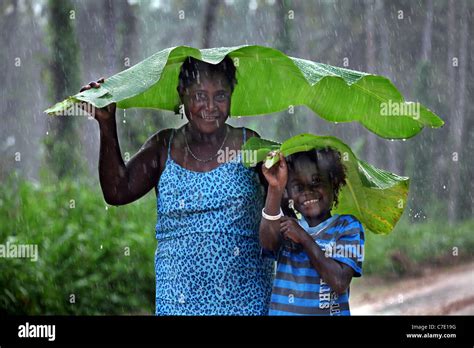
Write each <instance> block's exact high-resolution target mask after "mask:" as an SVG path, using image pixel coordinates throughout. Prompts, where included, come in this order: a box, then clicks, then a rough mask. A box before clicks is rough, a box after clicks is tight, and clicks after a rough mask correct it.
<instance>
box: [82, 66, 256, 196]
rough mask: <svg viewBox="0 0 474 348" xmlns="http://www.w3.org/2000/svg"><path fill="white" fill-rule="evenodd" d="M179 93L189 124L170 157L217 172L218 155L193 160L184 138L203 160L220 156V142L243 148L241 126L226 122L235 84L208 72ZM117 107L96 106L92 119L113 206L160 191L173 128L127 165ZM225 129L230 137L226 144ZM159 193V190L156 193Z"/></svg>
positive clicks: (175, 139) (180, 132)
mask: <svg viewBox="0 0 474 348" xmlns="http://www.w3.org/2000/svg"><path fill="white" fill-rule="evenodd" d="M203 75H204V74H203ZM102 82H104V80H103V79H101V80H99V81H97V82H91V83H90V84H88V85H87V86H84V87H83V88H82V89H81V91H83V90H87V89H90V88H100V84H101V83H102ZM179 92H180V97H181V101H182V103H183V105H184V109H185V113H186V118H187V120H188V122H187V123H186V124H185V125H183V126H182V127H181V128H179V129H177V130H175V133H174V136H173V141H172V146H171V158H172V159H173V160H174V161H175V162H176V163H177V164H178V165H180V166H182V167H183V168H186V169H188V170H193V171H197V172H206V171H210V170H213V169H215V168H217V167H218V166H219V165H221V164H222V163H218V162H217V157H218V156H215V157H214V158H213V159H212V160H211V161H209V162H200V161H197V160H195V159H194V158H193V157H192V156H191V155H190V153H189V151H188V150H187V148H186V142H185V138H184V137H186V140H187V143H188V145H189V147H190V149H191V151H192V152H193V153H194V154H195V156H196V157H198V158H199V159H207V158H209V157H211V156H213V155H214V154H216V152H217V151H218V149H219V147H220V146H221V144H222V145H223V147H222V149H225V148H228V149H229V150H235V151H236V150H240V149H241V146H242V142H243V139H242V129H240V128H234V127H232V126H230V125H227V124H226V123H225V121H226V120H227V118H228V116H229V111H230V105H231V88H230V86H229V84H228V82H227V81H226V79H225V77H224V76H223V75H222V74H213V75H209V76H207V77H206V76H204V77H203V78H202V79H200V81H199V83H195V84H193V85H192V86H189V88H187V89H186V90H183V91H179ZM115 109H116V106H115V104H111V105H109V106H107V107H105V108H102V109H96V110H95V115H94V118H95V119H96V120H97V121H98V123H99V128H100V156H99V178H100V185H101V188H102V192H103V194H104V199H105V201H106V202H107V203H108V204H111V205H123V204H128V203H130V202H133V201H135V200H137V199H139V198H141V197H142V196H144V195H145V194H146V193H148V192H149V191H150V190H151V189H153V188H155V190H157V189H156V185H157V183H158V180H159V178H160V176H161V173H162V172H163V169H164V167H165V163H166V158H167V149H168V143H169V140H170V136H171V131H172V129H164V130H161V131H159V132H157V133H155V134H154V135H152V136H151V137H150V138H149V139H148V140H147V141H146V142H145V143H144V144H143V146H142V147H141V148H140V150H139V151H138V152H137V153H136V154H135V155H134V156H133V157H132V158H131V159H130V160H129V161H128V162H127V163H124V161H123V159H122V153H121V150H120V145H119V142H118V137H117V126H116V118H115ZM171 117H172V116H171ZM226 133H228V135H227V139H226V141H225V143H223V141H224V139H225V136H226ZM252 136H257V137H258V136H259V135H258V134H257V133H256V132H254V131H252V130H249V129H247V138H250V137H252ZM256 170H258V169H256ZM262 180H263V177H262ZM156 193H157V194H158V192H157V191H156Z"/></svg>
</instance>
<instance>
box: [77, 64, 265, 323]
mask: <svg viewBox="0 0 474 348" xmlns="http://www.w3.org/2000/svg"><path fill="white" fill-rule="evenodd" d="M101 82H103V79H102V80H99V81H98V82H92V83H90V84H89V85H88V86H84V87H83V89H81V91H82V90H85V89H90V88H99V87H100V83H101ZM236 82H237V81H236V79H235V67H234V65H233V63H232V60H231V59H230V58H228V57H226V58H225V59H224V60H223V61H222V62H221V63H219V64H217V65H212V64H207V63H205V62H202V61H199V60H196V59H193V58H191V57H188V58H187V59H186V60H185V62H184V63H183V65H182V67H181V71H180V75H179V85H178V93H179V95H180V99H181V102H182V106H180V109H181V110H183V108H184V113H185V115H186V118H187V120H188V123H186V124H185V125H184V126H182V127H181V128H179V129H165V130H162V131H159V132H157V133H156V134H154V135H153V136H152V137H151V138H149V139H148V140H147V141H146V143H145V144H144V145H143V146H142V148H141V149H140V150H139V151H138V153H137V154H136V155H135V156H134V157H133V158H131V159H130V161H129V162H127V163H126V164H125V163H124V162H123V159H122V156H121V151H120V147H119V142H118V139H117V130H116V121H115V105H114V104H112V105H109V106H108V107H106V108H103V109H100V110H96V114H95V118H96V119H97V121H98V122H99V126H100V159H99V176H100V184H101V187H102V191H103V194H104V198H105V200H106V202H107V203H109V204H112V205H123V204H127V203H130V202H133V201H135V200H137V199H139V198H140V197H142V196H143V195H145V194H146V193H147V192H149V191H150V190H151V189H152V188H155V190H156V192H157V216H158V221H157V224H156V238H157V240H158V247H157V249H156V254H155V274H156V314H157V315H265V314H267V311H268V303H269V299H270V297H269V296H270V292H271V284H272V266H273V265H272V263H271V261H270V260H269V259H266V258H264V257H262V256H261V253H260V250H261V249H260V245H259V239H258V228H259V221H260V212H261V209H262V207H263V194H262V186H261V185H260V182H259V179H258V175H257V173H256V172H255V171H253V170H251V169H247V168H245V167H244V166H243V165H242V163H241V162H240V161H238V158H233V159H231V158H227V159H226V160H225V161H222V157H223V156H219V154H222V153H233V151H230V150H234V151H236V150H239V149H240V148H241V146H242V144H243V143H244V142H245V140H246V138H248V137H251V136H258V135H257V134H256V133H255V132H253V131H251V130H248V129H245V128H241V129H239V128H234V127H232V126H230V125H228V124H226V123H225V122H226V120H227V118H228V117H229V112H230V106H231V95H232V92H233V89H234V86H235V84H236ZM223 151H224V152H223ZM222 162H224V163H222Z"/></svg>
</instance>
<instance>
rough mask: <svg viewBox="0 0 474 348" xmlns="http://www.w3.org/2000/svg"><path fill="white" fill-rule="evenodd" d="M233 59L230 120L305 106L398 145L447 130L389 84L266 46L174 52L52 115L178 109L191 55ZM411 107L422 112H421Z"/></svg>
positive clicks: (113, 79) (69, 102) (78, 97)
mask: <svg viewBox="0 0 474 348" xmlns="http://www.w3.org/2000/svg"><path fill="white" fill-rule="evenodd" d="M226 55H229V56H230V57H231V58H232V59H233V61H234V64H235V65H236V67H237V80H238V84H237V87H236V88H235V91H234V93H233V95H232V105H231V116H252V115H263V114H269V113H272V112H277V111H282V110H286V109H288V108H289V107H290V106H296V105H306V106H307V107H309V108H310V109H311V110H313V111H314V112H315V113H316V114H317V115H319V116H320V117H322V118H324V119H326V120H328V121H332V122H352V121H357V122H360V123H361V124H362V125H364V126H365V127H366V128H367V129H369V130H370V131H372V132H374V133H375V134H378V135H379V136H381V137H384V138H392V139H401V138H409V137H412V136H414V135H416V134H417V133H418V132H420V131H421V129H422V128H423V127H424V126H430V127H440V126H442V125H443V121H442V120H441V119H440V118H439V117H438V116H436V115H435V114H434V113H433V112H431V111H430V110H428V109H427V108H426V107H424V106H422V105H421V104H412V103H407V102H405V101H404V98H403V96H402V95H401V94H400V92H399V91H398V90H397V89H396V88H395V86H394V85H393V84H392V83H391V82H390V81H389V80H388V79H387V78H385V77H382V76H377V75H370V74H366V73H363V72H358V71H353V70H348V69H343V68H338V67H334V66H330V65H327V64H321V63H315V62H311V61H308V60H304V59H299V58H293V57H289V56H287V55H285V54H283V53H282V52H280V51H278V50H276V49H273V48H269V47H262V46H236V47H221V48H210V49H196V48H192V47H187V46H179V47H172V48H167V49H165V50H163V51H160V52H158V53H155V54H154V55H152V56H150V57H149V58H147V59H145V60H143V61H141V62H140V63H138V64H136V65H134V66H133V67H131V68H129V69H127V70H124V71H122V72H120V73H118V74H116V75H114V76H112V77H109V78H107V79H106V81H105V83H104V84H102V87H101V88H99V89H90V90H88V91H84V92H81V93H78V94H76V95H74V96H72V97H69V98H67V99H66V100H64V101H62V102H60V103H58V104H56V105H54V106H53V107H51V108H49V109H47V110H46V112H47V113H48V114H51V115H55V114H61V113H63V112H64V111H65V110H67V109H68V108H70V107H71V106H72V105H73V104H74V103H77V102H80V101H85V102H88V103H91V104H92V105H94V106H95V107H98V108H101V107H104V106H106V105H108V104H110V103H112V102H116V103H117V106H118V107H119V108H123V109H127V108H132V107H140V108H157V109H164V110H176V106H177V105H178V104H179V96H178V93H177V91H176V87H177V85H178V74H179V69H180V66H181V64H182V63H183V61H184V59H185V58H186V57H188V56H192V57H194V58H197V59H200V60H203V61H206V62H208V63H211V64H217V63H219V62H220V61H221V60H222V59H223V58H224V57H225V56H226ZM387 105H389V106H396V107H397V109H396V110H395V109H393V108H390V110H392V111H394V112H390V113H387V110H388V107H387ZM407 106H419V112H416V113H414V112H413V110H414V109H409V108H406V107H407ZM384 108H385V109H384ZM388 115H390V116H388ZM395 115H396V116H395Z"/></svg>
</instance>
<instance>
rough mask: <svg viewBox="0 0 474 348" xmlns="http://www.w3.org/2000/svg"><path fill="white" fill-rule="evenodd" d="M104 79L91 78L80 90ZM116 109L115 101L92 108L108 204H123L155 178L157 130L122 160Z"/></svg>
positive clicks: (150, 185)
mask: <svg viewBox="0 0 474 348" xmlns="http://www.w3.org/2000/svg"><path fill="white" fill-rule="evenodd" d="M103 81H104V80H103V79H101V80H99V81H97V82H91V83H90V84H89V85H87V86H84V87H83V88H82V89H81V91H83V90H86V89H90V88H100V83H101V82H103ZM115 109H116V105H115V103H114V104H110V105H108V106H106V107H105V108H102V109H95V112H94V115H93V116H94V118H95V119H96V120H97V122H98V123H99V127H100V156H99V179H100V186H101V188H102V193H103V194H104V199H105V201H106V202H107V203H108V204H111V205H123V204H127V203H131V202H133V201H135V200H137V199H139V198H140V197H142V196H144V195H145V194H146V193H147V192H149V191H150V190H151V189H152V188H153V187H154V186H155V185H156V183H157V182H158V178H159V173H160V163H159V144H160V141H159V136H160V133H156V134H154V135H153V136H151V137H150V138H149V139H148V140H147V141H146V142H145V144H144V145H143V146H142V147H141V149H140V150H139V151H138V152H137V153H136V154H135V155H134V156H133V157H132V158H131V159H130V161H128V162H127V163H125V162H124V161H123V158H122V153H121V151H120V145H119V141H118V137H117V124H116V120H115ZM89 110H90V109H89Z"/></svg>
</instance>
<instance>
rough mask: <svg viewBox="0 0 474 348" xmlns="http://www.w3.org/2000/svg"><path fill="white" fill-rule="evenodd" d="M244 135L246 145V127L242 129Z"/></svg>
mask: <svg viewBox="0 0 474 348" xmlns="http://www.w3.org/2000/svg"><path fill="white" fill-rule="evenodd" d="M242 133H243V136H244V144H245V142H246V141H247V132H246V131H245V127H242Z"/></svg>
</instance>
